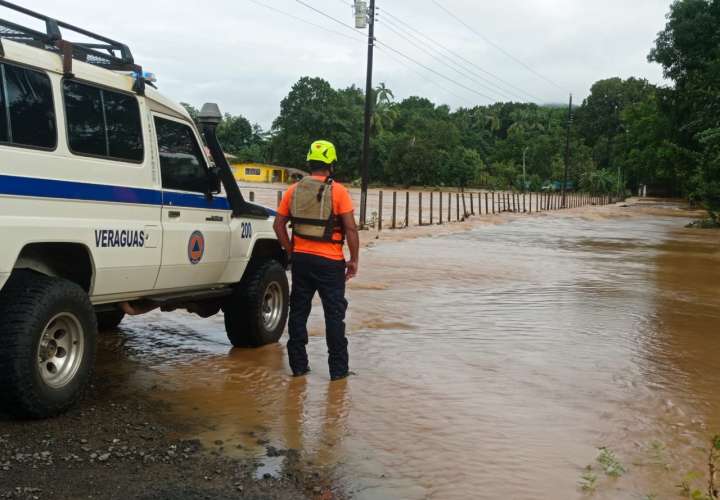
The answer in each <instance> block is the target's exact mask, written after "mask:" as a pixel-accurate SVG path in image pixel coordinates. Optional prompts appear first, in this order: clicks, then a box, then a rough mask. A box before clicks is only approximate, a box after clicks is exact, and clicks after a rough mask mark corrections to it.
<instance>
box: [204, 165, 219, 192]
mask: <svg viewBox="0 0 720 500" xmlns="http://www.w3.org/2000/svg"><path fill="white" fill-rule="evenodd" d="M221 191H222V188H221V183H220V169H219V168H218V167H210V168H209V169H208V177H207V192H208V194H209V195H213V194H218V193H220V192H221Z"/></svg>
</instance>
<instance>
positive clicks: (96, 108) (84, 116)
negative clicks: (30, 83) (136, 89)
mask: <svg viewBox="0 0 720 500" xmlns="http://www.w3.org/2000/svg"><path fill="white" fill-rule="evenodd" d="M63 93H64V95H65V114H66V120H67V126H68V142H69V144H70V150H71V151H72V152H74V153H78V154H85V155H92V156H103V157H107V158H111V159H115V160H124V161H132V162H140V161H142V159H143V142H142V128H141V125H140V108H139V106H138V102H137V99H136V98H135V97H134V96H130V95H127V94H122V93H120V92H113V91H110V90H106V89H102V88H99V87H94V86H92V85H86V84H84V83H79V82H74V81H72V80H65V81H64V82H63Z"/></svg>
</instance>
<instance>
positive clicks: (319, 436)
mask: <svg viewBox="0 0 720 500" xmlns="http://www.w3.org/2000/svg"><path fill="white" fill-rule="evenodd" d="M603 210H604V211H603ZM611 210H615V211H618V210H620V209H594V210H593V211H591V212H592V213H591V214H590V216H588V217H581V216H579V215H568V214H557V215H548V216H544V217H532V218H521V217H518V218H517V219H515V220H513V221H512V222H509V223H506V224H499V225H487V226H479V227H477V228H475V229H473V230H471V231H467V232H461V233H457V234H451V235H443V236H439V237H434V238H420V239H415V240H408V241H403V242H393V243H387V244H380V245H377V246H375V247H373V248H371V249H367V250H365V251H364V254H363V261H362V267H361V277H360V278H359V279H358V280H357V281H356V282H354V283H353V284H352V287H351V290H350V291H349V296H350V297H349V298H350V303H351V305H350V315H349V318H348V326H349V332H350V349H351V364H352V368H353V369H354V370H356V371H357V372H358V373H359V375H358V376H356V377H353V378H351V379H349V380H348V381H343V382H337V383H332V384H331V383H329V381H328V374H327V366H326V359H325V358H326V349H325V345H324V339H323V338H322V335H323V331H322V328H323V327H322V320H321V312H320V310H319V308H318V310H316V311H314V312H313V316H312V320H311V322H312V325H311V335H312V337H311V340H310V346H309V353H310V359H311V365H312V367H313V373H312V374H311V375H310V376H309V377H307V378H306V379H291V378H290V377H289V370H288V368H287V366H286V365H287V361H286V357H285V353H284V350H283V348H282V346H280V345H274V346H268V347H266V348H263V349H260V350H231V349H230V348H229V346H228V343H227V341H226V338H225V334H224V330H223V325H222V318H219V317H218V318H213V319H210V320H201V319H199V318H197V319H196V318H195V317H192V316H190V315H185V314H174V315H167V314H165V315H159V314H158V315H149V316H145V317H138V318H133V319H130V320H127V321H126V322H125V323H123V326H122V329H121V332H120V333H119V334H116V335H115V337H111V338H110V339H108V338H106V340H105V343H106V346H105V347H106V348H110V347H112V346H113V345H115V346H116V345H118V344H121V345H122V349H121V350H120V351H119V352H120V353H121V354H119V355H118V356H117V359H119V360H120V361H122V360H123V359H127V360H132V361H133V362H134V363H133V364H134V365H135V366H138V365H139V366H140V367H142V370H141V371H139V372H137V374H136V375H135V376H132V377H130V379H129V380H128V382H127V383H128V384H137V385H139V386H148V387H149V386H152V385H157V386H158V387H157V388H155V392H154V394H156V395H157V397H160V398H162V399H164V400H167V401H170V402H171V407H172V414H171V415H170V416H169V418H172V419H179V420H180V419H182V420H187V421H189V422H194V423H196V425H195V426H194V427H193V430H192V431H190V432H189V434H191V435H192V436H199V437H200V438H201V439H203V440H204V441H205V442H206V443H208V445H209V446H213V444H212V443H214V442H215V441H216V440H222V441H223V445H222V446H223V447H224V450H225V451H226V452H228V453H234V454H239V455H242V456H250V457H254V458H257V460H258V462H259V463H262V464H263V465H262V466H259V469H258V474H259V475H262V474H264V473H270V474H277V473H280V471H281V470H282V467H283V460H284V459H283V457H282V456H281V457H267V456H266V455H267V450H266V446H267V445H268V444H269V445H271V446H274V447H276V448H279V449H287V448H291V449H297V450H299V451H300V453H301V457H302V459H303V462H304V463H306V462H311V463H312V464H314V465H315V466H322V467H327V470H328V471H331V473H332V474H333V475H334V476H335V477H336V479H337V481H338V482H339V483H340V484H343V485H345V487H346V489H347V491H348V492H349V493H350V494H351V495H352V497H353V498H359V499H384V498H403V499H415V498H437V499H452V498H458V499H466V498H493V499H495V498H517V499H525V498H528V499H529V498H547V499H565V498H583V497H585V496H586V495H587V493H586V492H583V491H582V489H581V488H580V486H579V481H580V476H581V474H582V473H583V468H584V467H585V466H586V465H588V464H593V466H594V471H595V472H594V474H596V475H597V482H596V485H595V492H594V494H593V497H594V498H603V499H605V498H607V499H638V498H643V496H644V495H648V494H657V495H658V496H657V498H675V497H677V494H678V492H679V490H678V488H677V487H676V485H677V484H678V483H679V482H680V481H681V480H682V478H683V477H684V476H685V475H686V474H687V473H688V472H689V471H693V470H697V471H700V472H703V471H704V470H705V469H706V465H705V461H706V458H705V457H706V455H705V451H704V448H705V447H706V446H707V443H708V441H709V439H710V437H711V435H712V434H713V431H714V432H717V433H720V393H719V391H718V390H717V388H718V385H719V384H720V293H719V292H720V234H718V232H713V231H700V230H690V229H684V228H683V224H684V223H685V222H686V220H685V219H683V218H679V217H670V216H650V215H642V214H640V213H636V214H635V215H633V216H631V217H605V216H603V215H602V214H607V213H610V211H611ZM629 210H632V209H629ZM111 350H112V349H111ZM258 440H260V441H259V442H258ZM265 441H268V443H266V442H265ZM601 446H605V447H608V448H610V449H612V450H613V451H614V453H615V454H616V455H617V457H618V458H619V459H620V461H621V462H622V463H623V465H624V468H625V469H626V470H627V472H626V473H625V474H624V475H623V476H622V477H620V478H618V479H614V478H610V477H607V476H606V475H605V474H604V473H603V472H602V471H601V469H600V468H599V467H598V465H597V464H596V463H595V458H596V456H597V455H598V449H597V448H598V447H601ZM239 447H240V448H239ZM696 484H697V486H698V487H702V486H703V480H702V479H698V480H697V481H696Z"/></svg>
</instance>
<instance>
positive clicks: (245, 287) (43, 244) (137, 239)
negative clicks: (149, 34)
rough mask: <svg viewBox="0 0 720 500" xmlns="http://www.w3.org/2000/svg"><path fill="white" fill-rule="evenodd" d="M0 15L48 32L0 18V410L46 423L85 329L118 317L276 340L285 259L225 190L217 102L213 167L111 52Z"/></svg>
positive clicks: (236, 339) (86, 371)
mask: <svg viewBox="0 0 720 500" xmlns="http://www.w3.org/2000/svg"><path fill="white" fill-rule="evenodd" d="M0 8H7V9H10V10H11V11H12V14H13V15H15V16H17V15H19V14H22V15H27V16H32V17H35V18H37V19H41V20H42V21H43V22H44V23H45V26H46V28H47V29H46V32H40V31H34V30H31V29H28V28H25V27H23V26H21V25H19V24H16V23H14V22H11V21H9V20H6V19H1V18H0V234H2V238H3V240H4V241H3V244H2V245H0V387H2V390H1V391H0V409H1V410H3V411H6V412H10V413H12V414H16V415H19V416H30V417H46V416H50V415H54V414H57V413H59V412H62V411H63V410H65V409H67V408H68V407H69V406H70V405H72V404H73V403H75V402H76V401H77V399H78V398H79V396H80V394H81V392H82V389H83V387H84V386H85V385H86V384H87V383H88V379H89V378H90V376H91V371H92V367H93V364H94V361H95V346H96V334H97V331H98V327H99V328H100V329H103V328H112V327H114V326H117V325H118V324H119V323H120V321H122V319H123V316H124V315H125V314H126V313H131V314H136V313H141V312H147V311H149V310H151V309H155V308H158V307H159V308H162V309H163V310H173V309H178V308H182V309H187V310H189V311H191V312H194V313H197V314H199V315H201V316H203V317H208V316H212V315H214V314H217V313H218V312H219V311H220V310H223V312H224V314H225V325H226V329H227V333H228V337H229V339H230V341H231V342H232V344H233V345H235V346H260V345H263V344H267V343H271V342H277V341H278V340H279V338H280V336H281V335H282V332H283V330H284V328H285V323H286V320H287V307H288V283H287V276H286V273H285V270H286V267H287V262H288V259H287V256H286V255H285V253H284V251H283V250H282V248H281V247H280V245H279V244H278V242H277V240H276V238H275V235H274V233H273V230H272V218H273V216H274V212H272V211H271V210H269V209H266V208H263V207H260V206H257V205H254V204H251V203H248V202H247V201H246V200H244V199H243V197H242V195H241V193H240V190H239V189H238V186H237V183H236V182H235V179H234V177H233V175H232V172H231V170H230V167H229V166H228V164H227V161H226V160H225V156H224V155H223V153H222V149H221V148H220V146H219V144H218V142H217V139H216V137H215V127H216V125H217V123H219V121H220V112H219V110H218V108H217V106H216V105H212V104H209V105H205V106H204V107H203V110H202V112H201V117H200V122H201V123H202V126H203V132H204V137H205V142H206V143H207V146H208V149H209V150H210V154H211V156H212V159H213V162H212V163H211V162H210V161H209V160H208V158H206V156H205V149H204V148H203V146H202V144H203V142H202V141H201V137H200V134H199V132H198V130H197V129H196V127H195V125H194V123H193V121H192V119H191V118H190V116H189V115H188V113H187V112H186V111H185V109H184V108H183V107H182V106H179V105H177V104H175V103H173V102H171V101H170V100H168V99H166V98H165V97H163V96H162V95H160V94H159V93H158V92H157V91H155V90H154V89H153V88H151V87H152V82H151V81H150V79H149V78H148V77H147V76H146V75H145V74H144V73H143V71H142V68H140V67H139V66H138V65H136V64H135V63H134V61H133V58H132V55H131V53H130V50H129V49H128V48H127V47H126V46H125V45H123V44H120V43H118V42H115V41H113V40H110V39H107V38H105V37H102V36H99V35H95V34H93V33H90V32H88V31H86V30H83V29H81V28H77V27H74V26H71V25H68V24H66V23H62V22H59V21H55V20H53V19H50V18H47V17H46V16H43V15H40V14H37V13H35V12H32V11H29V10H27V9H24V8H22V7H19V6H16V5H13V4H10V3H8V2H6V1H4V0H2V1H0ZM61 29H62V32H63V33H68V32H73V33H76V34H77V33H79V34H81V35H82V36H83V37H84V39H85V40H87V39H88V38H89V39H92V41H91V42H89V43H87V42H85V43H72V42H69V41H67V40H66V39H64V38H63V36H62V35H63V33H61ZM221 186H222V187H224V194H221V193H222V192H223V190H222V189H221Z"/></svg>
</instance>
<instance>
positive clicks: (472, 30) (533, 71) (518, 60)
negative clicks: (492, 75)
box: [432, 0, 567, 92]
mask: <svg viewBox="0 0 720 500" xmlns="http://www.w3.org/2000/svg"><path fill="white" fill-rule="evenodd" d="M432 2H433V3H434V4H435V5H437V6H438V7H440V9H442V10H443V11H445V13H447V14H448V15H449V16H450V17H452V18H453V19H455V20H456V21H457V22H458V23H460V24H462V25H463V26H465V28H467V29H468V30H470V31H471V32H472V33H474V34H475V35H477V36H478V37H480V38H482V39H483V40H485V42H486V43H488V44H489V45H491V46H493V47H494V48H495V49H497V50H499V51H500V52H502V53H503V54H505V56H507V57H509V58H510V59H512V60H513V61H515V62H516V63H517V64H519V65H521V66H522V67H524V68H525V69H526V70H528V71H529V72H530V73H532V74H533V75H535V76H537V77H538V78H541V79H542V80H545V81H546V82H548V83H549V84H551V85H553V86H555V87H557V88H558V89H560V90H562V91H563V92H567V90H565V89H564V88H563V87H562V86H561V85H558V84H557V83H555V82H554V81H552V80H551V79H550V78H548V77H546V76H544V75H542V74H540V73H538V72H537V71H535V70H534V69H533V68H532V67H530V66H528V65H527V64H526V63H525V62H523V61H521V60H520V59H518V58H517V57H515V56H514V55H512V54H510V53H509V52H508V51H506V50H505V49H503V48H502V47H501V46H499V45H498V44H496V43H495V42H493V41H492V40H490V39H489V38H488V37H486V36H485V35H483V34H482V33H480V32H479V31H477V30H476V29H475V28H473V27H472V26H470V25H469V24H467V23H466V22H465V21H463V20H462V19H460V17H458V16H457V15H455V14H453V13H452V12H451V11H450V10H449V9H448V8H447V7H445V6H444V5H442V4H440V2H438V1H437V0H432Z"/></svg>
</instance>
